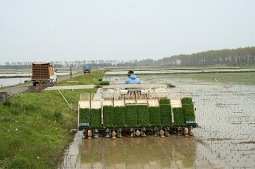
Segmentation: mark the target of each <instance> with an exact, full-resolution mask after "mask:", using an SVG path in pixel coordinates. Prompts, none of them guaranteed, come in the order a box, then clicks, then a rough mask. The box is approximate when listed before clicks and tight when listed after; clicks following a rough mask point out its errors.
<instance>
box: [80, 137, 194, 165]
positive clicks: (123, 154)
mask: <svg viewBox="0 0 255 169" xmlns="http://www.w3.org/2000/svg"><path fill="white" fill-rule="evenodd" d="M196 145H197V144H196V142H195V141H194V140H193V139H191V138H184V137H183V136H175V135H173V136H170V137H166V138H160V137H152V136H148V137H145V138H138V137H137V138H128V137H123V138H118V139H117V140H111V139H109V138H99V139H94V140H83V141H82V144H81V149H80V153H81V168H120V169H122V168H130V169H131V168H132V169H133V168H194V166H195V165H194V164H195V159H196Z"/></svg>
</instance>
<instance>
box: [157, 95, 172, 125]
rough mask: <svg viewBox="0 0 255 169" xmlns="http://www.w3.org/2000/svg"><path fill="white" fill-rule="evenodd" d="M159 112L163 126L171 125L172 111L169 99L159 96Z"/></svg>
mask: <svg viewBox="0 0 255 169" xmlns="http://www.w3.org/2000/svg"><path fill="white" fill-rule="evenodd" d="M159 105H160V113H161V124H162V125H163V126H169V125H172V113H171V105H170V99H166V98H161V99H160V100H159Z"/></svg>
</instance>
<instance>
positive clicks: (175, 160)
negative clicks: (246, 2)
mask: <svg viewBox="0 0 255 169" xmlns="http://www.w3.org/2000/svg"><path fill="white" fill-rule="evenodd" d="M254 77H255V76H254V72H247V73H234V74H232V73H219V74H218V73H217V74H213V73H209V74H190V75H187V74H184V75H180V74H179V75H169V74H162V75H141V76H139V78H140V79H141V80H142V82H143V83H171V84H176V87H175V88H170V89H169V93H171V92H177V93H178V92H183V91H188V92H190V93H191V96H192V99H193V102H194V105H195V109H196V122H197V123H198V127H197V128H194V129H193V130H192V132H193V134H194V136H193V137H184V136H178V135H171V136H170V137H165V138H160V137H154V136H147V137H134V138H130V137H125V136H124V137H122V138H117V139H116V140H111V139H110V138H99V139H92V140H87V139H81V135H82V134H81V133H80V132H78V133H77V134H76V136H75V142H74V143H75V144H76V147H78V148H79V151H74V150H75V148H71V149H70V150H69V152H72V153H71V154H70V153H69V155H67V156H66V157H65V166H66V168H95V169H97V168H98V169H101V168H107V169H108V168H109V169H115V168H116V169H135V168H139V169H140V168H148V169H149V168H162V169H168V168H180V169H183V168H187V169H188V168H199V169H200V168H208V169H223V168H233V169H237V168H238V169H239V168H255V131H254V130H255V78H254ZM106 78H107V79H113V80H114V81H116V78H117V79H118V81H119V82H122V81H124V80H125V78H126V77H124V76H118V77H106ZM183 84H185V85H183ZM195 84H199V85H195ZM206 84H210V85H206ZM74 161H75V162H74Z"/></svg>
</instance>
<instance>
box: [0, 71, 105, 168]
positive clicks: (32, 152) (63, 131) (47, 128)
mask: <svg viewBox="0 0 255 169" xmlns="http://www.w3.org/2000/svg"><path fill="white" fill-rule="evenodd" d="M103 75H104V72H102V71H100V72H99V71H95V72H91V73H90V74H85V75H82V76H80V77H77V78H73V79H72V81H80V82H79V83H81V84H98V83H99V82H98V79H101V78H102V77H103ZM95 79H96V80H95ZM59 84H60V85H67V84H69V83H68V82H62V83H59ZM72 85H73V84H72ZM95 91H96V89H89V90H85V89H84V90H75V91H72V90H62V91H61V92H62V93H63V95H64V96H65V97H66V99H67V101H68V102H69V103H73V105H74V108H75V106H77V104H78V100H79V96H80V94H81V93H84V92H90V93H92V92H95ZM0 124H1V125H0V136H1V137H0V168H7V169H9V168H19V169H30V168H31V169H34V168H37V169H51V168H57V166H58V165H59V164H60V163H61V161H62V160H63V153H64V151H65V149H66V148H67V146H68V145H69V143H70V142H71V141H72V139H73V136H72V134H71V133H70V129H73V128H76V127H77V112H75V111H70V109H69V107H68V105H67V103H66V102H65V100H64V99H63V97H62V96H61V95H60V93H59V92H58V91H46V90H44V91H43V92H42V93H28V92H24V93H20V94H17V95H14V96H13V97H12V98H10V99H9V100H7V101H4V102H2V103H0Z"/></svg>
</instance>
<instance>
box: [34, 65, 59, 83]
mask: <svg viewBox="0 0 255 169" xmlns="http://www.w3.org/2000/svg"><path fill="white" fill-rule="evenodd" d="M31 80H32V81H33V86H38V85H43V86H54V85H56V84H57V75H56V72H55V69H54V65H53V64H52V63H50V62H46V63H32V77H31Z"/></svg>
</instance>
